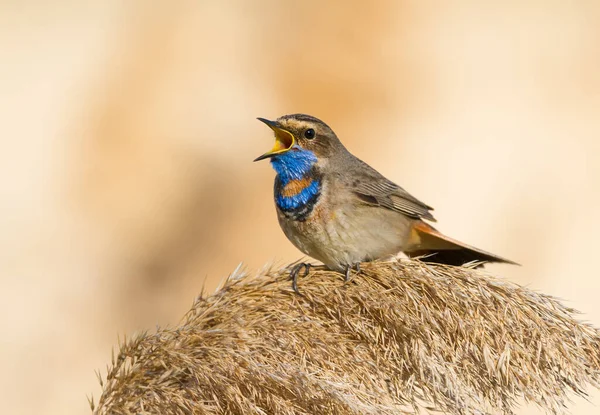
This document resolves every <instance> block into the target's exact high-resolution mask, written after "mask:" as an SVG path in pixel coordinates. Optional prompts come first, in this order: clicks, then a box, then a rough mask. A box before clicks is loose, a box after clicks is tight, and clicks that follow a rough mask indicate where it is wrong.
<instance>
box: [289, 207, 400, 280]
mask: <svg viewBox="0 0 600 415" xmlns="http://www.w3.org/2000/svg"><path fill="white" fill-rule="evenodd" d="M279 223H280V224H281V227H282V229H283V231H284V233H285V234H286V236H287V237H288V239H289V240H290V241H291V242H292V243H293V244H294V245H295V246H296V247H297V248H298V249H300V250H301V251H302V252H304V253H305V254H307V255H310V256H311V257H313V258H315V259H317V260H319V261H322V262H323V263H324V264H325V265H327V266H328V267H329V268H332V269H339V270H341V269H344V268H345V267H346V266H347V265H352V264H354V263H356V262H362V261H370V260H373V259H377V258H381V257H385V256H387V255H394V254H397V253H398V252H400V251H401V250H402V249H403V248H404V247H405V246H406V244H407V242H408V239H409V236H410V228H411V225H412V219H410V218H407V217H406V216H404V215H402V214H399V213H398V212H394V211H391V210H387V209H381V208H376V207H371V206H352V207H351V208H349V207H346V206H341V207H338V208H337V209H331V208H327V207H325V206H323V205H321V204H320V203H319V204H317V206H315V209H314V211H313V212H312V214H311V215H310V217H309V218H307V220H306V221H304V222H300V221H294V220H291V219H288V218H286V217H285V216H284V215H282V214H279Z"/></svg>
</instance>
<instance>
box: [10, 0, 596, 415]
mask: <svg viewBox="0 0 600 415" xmlns="http://www.w3.org/2000/svg"><path fill="white" fill-rule="evenodd" d="M37 3H38V4H36V2H17V1H14V2H10V1H9V2H2V4H1V5H0V54H1V62H2V63H1V65H0V120H1V122H0V137H2V149H3V150H2V151H1V152H0V160H1V162H0V169H1V171H0V191H1V196H0V206H1V207H2V208H1V210H0V227H1V230H2V231H1V232H0V243H1V244H2V245H1V247H0V248H1V249H0V259H1V261H0V264H1V273H0V278H1V281H0V282H1V287H2V289H1V290H0V292H1V298H0V324H1V329H2V337H1V340H0V347H1V353H0V367H2V371H0V390H1V391H2V392H1V395H2V400H1V404H0V405H1V406H2V410H1V411H2V412H3V413H44V414H66V413H86V411H87V401H86V394H88V395H89V394H91V393H94V394H95V395H97V394H98V391H99V387H98V384H97V381H96V378H95V374H94V370H95V369H100V370H101V371H102V370H104V369H103V368H104V365H105V363H107V362H108V360H109V358H110V350H111V347H112V346H113V345H114V344H116V342H117V336H118V335H123V334H126V333H133V332H134V331H136V330H143V329H153V328H154V327H155V325H156V324H160V325H164V324H176V322H177V321H178V318H179V317H180V316H181V315H182V314H183V313H184V312H185V311H186V309H187V308H188V307H189V306H190V304H191V303H192V300H193V298H194V296H195V295H196V294H197V293H199V292H200V290H201V289H202V287H206V289H208V290H209V291H210V290H214V288H215V287H216V286H217V284H218V282H219V281H220V280H221V279H222V278H223V277H224V276H226V275H227V274H228V273H229V272H231V271H233V270H234V269H235V268H236V267H237V266H238V264H239V263H240V262H243V263H244V264H246V265H247V267H248V268H249V269H251V270H254V269H257V268H259V267H261V266H262V265H263V264H265V263H268V262H271V261H277V262H281V263H283V262H286V261H291V260H294V259H296V258H298V257H299V253H298V252H297V251H296V250H295V249H294V248H293V247H292V246H291V245H290V243H288V242H287V240H286V239H285V237H284V236H283V234H282V233H281V232H280V230H279V228H278V225H277V221H276V219H275V214H274V207H273V203H272V196H271V192H272V179H273V172H272V171H271V169H270V167H269V165H268V163H266V162H264V163H260V164H258V163H257V164H254V163H252V162H251V160H252V159H253V158H254V157H256V156H257V155H259V154H261V153H262V152H264V151H265V150H266V149H268V148H270V146H271V145H272V135H271V134H270V132H269V131H268V130H267V129H266V128H265V126H264V125H262V124H261V123H259V122H257V121H256V120H255V119H254V118H255V117H257V116H263V117H268V118H274V117H277V116H279V115H282V114H284V113H291V112H306V113H309V114H312V115H316V116H318V117H320V118H322V119H324V120H325V121H326V122H328V123H329V124H330V125H331V126H332V127H333V128H334V129H335V131H337V132H338V134H339V136H340V137H341V138H342V140H343V141H344V142H345V143H346V144H347V146H348V147H349V148H350V150H351V151H353V152H354V153H356V154H358V155H359V156H360V157H361V158H363V159H364V160H365V161H367V162H369V163H371V164H372V165H374V166H375V167H377V168H378V169H379V170H380V171H381V172H383V173H384V174H386V175H387V176H389V177H390V178H391V179H393V180H395V181H397V182H398V183H400V184H401V185H403V186H404V187H406V188H407V189H408V190H409V191H411V192H412V193H414V194H415V195H416V196H417V197H419V198H421V199H422V200H424V201H426V202H427V203H429V204H431V205H433V206H435V207H436V216H437V218H438V220H439V228H440V229H441V230H442V231H445V232H447V233H448V234H450V235H452V236H455V237H457V238H459V239H462V240H464V241H466V242H469V243H472V244H474V245H477V246H480V247H482V248H484V249H488V250H490V251H492V252H495V253H498V254H500V255H504V256H506V257H508V258H511V259H514V260H516V261H518V262H521V263H522V264H523V267H520V268H518V267H508V266H503V267H500V266H497V267H493V268H491V269H492V271H493V272H496V273H498V274H501V275H503V276H505V277H507V278H509V279H511V280H513V281H517V282H519V283H522V284H526V285H528V286H530V287H532V288H534V289H537V290H541V291H544V292H547V293H551V294H554V295H557V296H560V297H561V298H563V299H565V301H567V303H568V304H569V305H571V306H573V307H576V308H578V309H580V310H582V311H584V312H585V313H586V314H585V316H583V318H584V319H587V320H590V321H592V322H594V323H595V324H596V325H600V301H598V299H597V295H598V289H599V288H600V283H599V277H600V276H599V275H598V272H597V267H598V266H597V260H596V259H597V256H598V253H597V248H598V245H599V244H598V242H597V241H596V238H598V235H600V214H599V213H598V212H599V210H600V209H599V208H600V141H599V138H600V75H599V74H600V25H598V21H600V3H599V2H597V1H585V0H582V1H575V2H562V1H526V2H516V1H515V2H504V1H499V0H498V1H487V2H480V1H474V0H473V1H468V0H463V1H458V2H454V3H453V5H452V6H451V5H450V3H449V2H442V1H439V2H418V3H417V2H398V1H393V0H389V1H380V2H377V3H372V2H371V5H367V2H341V3H340V4H338V5H332V4H330V5H327V6H325V5H324V4H323V3H322V2H319V1H304V2H291V1H290V2H281V1H275V0H273V1H255V2H249V1H243V0H239V1H223V2H208V1H196V2H191V1H190V2H180V3H179V4H178V5H175V4H173V2H171V3H169V5H168V6H167V5H166V4H167V3H166V2H165V3H164V5H162V6H160V5H158V2H145V1H137V2H136V1H131V2H123V1H115V0H110V1H103V2H95V4H91V2H90V4H86V3H87V2H76V1H57V2H52V4H51V3H49V2H41V1H40V2H37ZM593 401H594V402H595V404H596V406H594V405H592V404H589V403H585V402H582V401H577V403H576V406H574V407H573V413H574V414H578V415H584V414H595V413H597V410H598V408H597V405H599V404H600V393H597V392H595V393H594V394H593ZM533 413H537V412H536V410H535V408H525V409H524V410H523V411H522V414H533Z"/></svg>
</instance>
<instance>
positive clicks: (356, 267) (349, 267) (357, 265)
mask: <svg viewBox="0 0 600 415" xmlns="http://www.w3.org/2000/svg"><path fill="white" fill-rule="evenodd" d="M352 269H354V270H355V271H356V273H357V274H360V262H355V263H354V264H349V265H346V272H345V273H344V282H348V281H350V271H351V270H352Z"/></svg>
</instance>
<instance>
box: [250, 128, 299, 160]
mask: <svg viewBox="0 0 600 415" xmlns="http://www.w3.org/2000/svg"><path fill="white" fill-rule="evenodd" d="M258 120H259V121H262V122H264V123H265V124H267V125H268V126H269V127H270V128H271V130H273V131H274V132H275V145H274V146H273V148H272V149H271V151H268V152H266V153H265V154H263V155H262V156H259V157H257V158H256V159H254V161H258V160H263V159H266V158H269V157H273V156H275V155H277V154H281V153H285V152H286V151H289V149H290V148H292V147H293V146H294V144H296V139H295V138H294V135H293V134H292V133H290V132H289V131H287V130H284V129H283V128H281V127H280V126H279V124H278V123H277V122H276V121H269V120H266V119H264V118H258Z"/></svg>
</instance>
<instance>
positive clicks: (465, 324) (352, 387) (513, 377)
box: [95, 260, 600, 414]
mask: <svg viewBox="0 0 600 415" xmlns="http://www.w3.org/2000/svg"><path fill="white" fill-rule="evenodd" d="M300 290H301V292H302V294H303V295H302V296H298V295H295V294H294V293H292V292H291V289H290V282H289V281H288V280H287V271H285V270H280V271H269V272H265V273H263V274H262V275H259V276H257V277H254V278H252V277H246V276H244V277H241V276H237V277H233V278H230V279H229V280H228V281H227V282H226V284H225V286H224V287H223V288H222V289H221V290H220V291H219V292H217V293H216V294H214V295H212V296H209V297H206V298H199V299H198V300H197V301H196V303H195V304H194V305H193V307H192V309H191V310H190V312H189V313H188V314H187V315H186V316H185V318H184V319H183V320H182V322H181V324H180V325H179V326H177V327H175V328H173V329H161V330H158V332H157V333H154V334H142V335H140V336H138V337H135V338H133V339H130V340H128V341H125V342H124V343H123V344H122V345H121V346H120V350H119V352H118V355H117V356H116V358H114V359H113V362H112V366H111V367H110V368H109V370H108V375H107V379H106V381H105V382H104V384H103V393H102V396H101V397H100V400H99V402H98V405H97V407H96V408H95V412H96V413H97V414H113V413H118V414H133V413H135V414H140V413H157V414H180V413H186V414H187V413H193V414H250V413H257V414H316V413H319V414H368V413H377V414H380V413H394V414H399V413H400V414H402V413H413V412H415V411H417V408H420V409H423V408H426V411H427V410H440V411H445V412H447V413H451V414H477V413H494V414H497V413H512V410H513V409H514V408H515V406H516V405H518V403H519V401H522V400H523V399H525V400H526V401H530V402H535V403H536V404H538V405H540V406H541V407H543V408H545V409H546V410H547V411H548V412H550V413H561V412H562V411H563V410H564V408H565V403H566V402H568V394H569V393H570V392H574V393H575V394H578V395H585V391H584V389H585V387H586V386H587V385H588V384H591V385H594V386H596V387H598V381H599V379H600V333H599V331H598V330H597V329H595V328H593V327H591V326H589V325H586V324H582V323H580V322H578V321H577V320H575V319H574V317H573V315H574V313H575V311H574V310H572V309H568V308H566V307H564V306H563V305H561V304H560V303H559V302H558V301H557V300H556V299H554V298H552V297H549V296H546V295H542V294H537V293H535V292H532V291H530V290H528V289H526V288H523V287H520V286H517V285H514V284H510V283H506V282H503V281H500V280H498V279H495V278H492V277H490V276H487V275H485V274H483V273H481V272H479V271H475V270H472V269H466V268H456V267H448V266H432V265H426V264H424V263H422V262H420V261H416V260H400V261H395V262H385V263H384V262H374V263H369V264H363V265H362V273H361V274H360V275H356V276H354V278H353V280H352V281H351V282H349V283H346V284H344V282H343V281H342V277H341V276H340V274H338V273H334V272H329V271H326V270H316V271H313V272H311V273H310V275H309V276H307V277H305V278H302V279H301V280H300Z"/></svg>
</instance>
